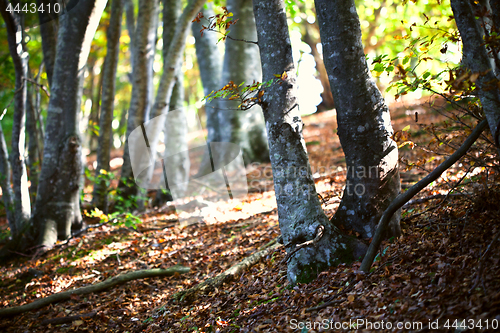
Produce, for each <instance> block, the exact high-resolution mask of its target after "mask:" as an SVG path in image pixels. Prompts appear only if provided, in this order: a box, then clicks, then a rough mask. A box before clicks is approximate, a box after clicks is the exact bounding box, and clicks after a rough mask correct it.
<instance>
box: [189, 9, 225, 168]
mask: <svg viewBox="0 0 500 333" xmlns="http://www.w3.org/2000/svg"><path fill="white" fill-rule="evenodd" d="M207 6H208V8H207V9H205V10H204V11H203V15H204V16H205V17H206V18H207V19H208V18H209V17H211V16H214V15H215V14H214V11H213V7H212V4H210V3H208V4H207ZM191 29H192V32H193V36H194V38H195V47H196V59H197V61H198V67H199V69H200V76H201V82H202V84H203V93H204V95H205V96H207V95H208V94H210V92H212V91H216V90H218V89H219V88H220V86H219V85H220V79H221V73H222V61H221V55H220V52H219V48H218V47H217V39H218V38H217V35H216V34H215V33H213V32H205V33H204V34H203V36H202V35H201V33H200V30H201V29H202V24H201V23H197V22H193V24H192V26H191ZM217 106H218V101H216V100H212V101H210V102H206V103H205V115H206V128H207V145H208V144H210V143H211V142H219V141H220V130H219V115H218V107H217ZM212 171H213V170H212V167H211V163H210V154H209V153H208V150H207V152H206V153H205V154H204V155H203V160H202V161H201V165H200V168H199V171H198V174H199V175H204V174H207V173H210V172H212Z"/></svg>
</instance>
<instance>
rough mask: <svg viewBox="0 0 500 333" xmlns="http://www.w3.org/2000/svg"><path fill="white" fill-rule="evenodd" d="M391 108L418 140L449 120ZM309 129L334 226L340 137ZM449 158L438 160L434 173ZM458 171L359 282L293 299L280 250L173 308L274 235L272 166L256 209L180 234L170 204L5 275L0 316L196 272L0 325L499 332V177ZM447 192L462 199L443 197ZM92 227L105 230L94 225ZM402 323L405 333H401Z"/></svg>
mask: <svg viewBox="0 0 500 333" xmlns="http://www.w3.org/2000/svg"><path fill="white" fill-rule="evenodd" d="M396 107H397V109H396V110H397V112H396V113H395V114H394V115H393V119H394V127H395V129H396V130H402V129H405V132H410V131H413V130H414V133H413V134H414V136H417V134H419V133H420V134H421V130H420V129H418V125H417V124H416V123H415V119H414V118H415V115H414V113H415V112H418V113H419V116H418V118H419V119H418V123H419V124H422V123H427V124H430V123H431V122H438V121H440V120H442V116H440V115H439V114H436V113H435V112H433V111H432V109H433V108H434V107H436V104H434V105H433V106H432V107H430V106H429V104H428V101H420V102H418V103H417V102H416V103H414V104H412V105H409V104H408V103H406V104H401V105H396ZM304 122H305V123H306V127H305V130H304V134H305V138H306V143H307V147H308V150H309V153H310V159H311V164H312V169H313V173H314V174H315V178H316V186H317V189H318V192H319V193H320V195H321V197H322V200H323V208H324V209H325V211H326V213H327V214H328V215H329V216H332V215H333V213H334V212H335V210H336V208H337V206H338V203H339V202H340V197H341V195H342V187H343V184H344V181H345V167H344V166H345V165H344V164H343V163H344V161H343V158H342V152H341V148H340V144H339V141H338V137H337V136H336V135H331V133H332V132H333V131H334V130H335V128H336V123H335V114H334V112H324V113H320V114H317V115H312V116H309V117H306V118H304ZM408 125H410V129H408V128H407V126H408ZM418 139H419V140H421V141H427V142H429V141H431V140H432V136H431V135H429V134H425V133H424V135H420V136H419V137H418ZM415 141H417V140H415ZM426 154H429V152H428V151H427V150H425V149H423V150H422V149H413V150H411V149H409V148H408V147H405V148H403V149H402V150H401V155H402V156H403V157H404V158H406V159H407V160H408V161H418V160H422V159H428V155H426ZM443 158H444V157H441V158H439V156H438V157H437V158H434V159H433V160H432V161H431V162H429V163H427V164H426V165H425V168H426V169H427V170H430V169H431V166H433V165H435V164H436V163H438V162H441V161H442V159H443ZM460 166H461V165H460V164H459V165H457V166H456V168H455V169H451V170H450V171H449V172H447V173H446V174H445V175H443V177H442V178H440V179H439V180H438V181H436V182H435V183H433V184H432V185H431V186H429V187H428V188H426V190H425V191H423V192H422V193H420V194H419V198H427V199H423V200H421V201H414V202H412V203H411V204H410V205H407V206H406V207H405V208H404V209H403V215H402V216H403V218H402V222H401V225H402V230H403V236H402V237H400V238H399V239H397V240H391V241H388V242H385V243H384V244H383V246H382V248H381V254H382V255H381V256H380V255H379V256H378V258H377V261H376V263H375V264H374V265H373V268H372V270H371V272H370V273H369V274H363V273H361V272H359V271H358V268H359V265H360V263H359V262H355V263H353V264H351V265H345V264H344V265H340V266H338V267H335V268H331V269H330V270H328V271H326V272H322V273H320V275H319V277H318V279H317V280H315V281H314V282H312V283H310V284H308V285H302V284H299V285H297V286H295V287H293V288H291V287H290V286H289V285H288V282H287V278H286V266H285V265H283V264H280V263H281V261H282V260H283V258H284V257H285V252H284V250H283V248H279V249H278V250H276V251H275V252H273V253H272V254H270V255H268V256H267V257H265V258H263V259H262V260H261V261H260V262H259V263H258V264H256V265H254V266H253V267H251V268H250V269H248V270H247V271H245V272H244V273H243V274H242V275H240V276H239V277H238V278H237V279H236V280H235V281H232V282H229V283H226V284H224V285H223V286H221V287H219V288H215V290H210V291H207V292H206V293H204V294H199V295H198V297H196V298H195V299H194V301H192V302H189V303H188V302H179V301H174V300H173V298H172V295H173V294H175V293H176V292H178V291H182V290H185V289H188V288H190V287H194V286H195V285H197V284H198V283H200V282H202V281H204V280H206V279H207V278H210V277H214V276H216V275H218V274H220V273H221V272H223V271H225V270H226V269H228V268H229V267H231V266H232V265H234V264H236V263H238V262H239V261H241V260H243V259H244V258H246V257H248V256H249V255H250V254H252V253H254V252H255V251H257V250H258V249H259V248H260V247H262V246H264V245H265V244H267V243H268V242H270V241H271V240H273V239H275V238H276V237H277V236H278V235H279V225H278V216H277V211H276V202H275V199H274V193H273V191H272V176H271V174H270V168H269V166H268V165H260V166H256V165H254V166H252V168H251V169H249V181H250V183H249V184H250V194H249V196H248V198H246V199H245V200H244V201H243V202H241V203H239V204H237V205H234V204H233V205H227V206H223V205H219V206H217V207H213V212H212V216H213V217H214V219H212V220H210V221H209V220H201V219H199V218H192V219H189V218H187V219H183V221H189V222H188V223H179V222H178V221H177V218H178V216H177V215H176V214H174V213H173V211H172V209H171V208H170V206H167V207H166V208H165V207H163V208H160V209H157V210H151V211H148V213H146V214H144V215H142V216H141V219H142V223H141V224H140V225H138V227H137V230H134V229H132V228H126V227H117V226H112V225H104V226H102V227H100V228H97V229H92V230H90V232H89V233H87V234H86V235H84V236H82V237H78V238H75V239H72V240H71V241H70V242H69V243H68V244H67V245H61V246H58V247H56V248H55V249H54V250H52V251H50V252H49V253H48V254H46V255H44V256H41V257H23V256H22V255H18V256H19V257H18V258H17V259H15V260H14V261H12V262H11V263H9V265H7V266H5V267H0V303H1V304H0V307H1V308H3V307H10V306H18V305H22V304H26V303H30V302H32V301H34V300H36V299H39V298H42V297H45V296H48V295H51V294H54V293H57V292H59V291H63V290H67V289H71V288H77V287H81V286H85V285H89V284H93V283H97V282H101V281H104V280H105V279H107V278H108V277H112V276H114V275H117V274H119V273H123V272H127V271H130V270H138V269H146V268H160V267H161V268H168V267H171V266H173V265H176V264H181V265H183V266H188V267H190V269H191V270H190V272H189V273H187V274H183V275H179V274H175V275H174V276H172V277H163V278H149V279H144V280H136V281H132V282H129V283H126V284H123V285H120V286H117V287H114V288H112V289H109V290H107V291H104V292H100V293H98V294H89V295H81V296H73V297H72V298H71V300H69V301H65V302H60V303H56V304H53V305H50V306H47V307H45V308H42V309H40V310H37V311H32V312H27V313H24V314H22V315H19V316H16V317H13V318H0V331H2V332H67V331H77V332H80V331H82V332H104V331H111V332H285V331H290V332H321V331H328V330H330V329H331V331H345V332H348V331H360V332H362V331H364V330H366V331H381V332H382V331H386V332H398V331H400V332H408V331H413V332H425V331H430V330H431V329H437V330H436V331H447V330H448V329H449V330H450V331H465V329H464V328H466V327H467V328H470V327H472V326H471V325H473V326H474V328H473V329H472V330H470V331H479V328H480V327H479V326H478V325H481V326H482V330H481V331H494V328H497V327H500V290H499V289H498V285H500V265H499V261H500V239H499V235H500V226H499V224H498V221H499V220H500V216H499V210H498V202H500V186H499V184H500V179H499V175H498V173H494V172H493V171H492V170H491V169H490V172H489V174H485V173H484V172H482V170H483V169H481V168H475V169H474V170H470V169H469V171H470V173H469V178H468V179H469V180H470V181H468V182H465V181H464V182H462V183H461V184H460V186H458V183H460V181H461V180H463V178H465V177H464V175H465V172H464V170H463V168H461V167H460ZM407 169H408V168H407ZM422 169H423V168H418V167H416V166H415V167H414V168H413V169H412V170H410V171H404V170H405V168H404V166H402V168H401V170H402V182H403V187H408V186H409V185H411V184H412V183H414V182H415V181H416V180H418V179H419V178H421V176H422V175H424V174H425V171H423V170H422ZM476 169H478V170H476ZM450 188H453V189H454V190H455V192H453V195H449V196H446V195H447V194H448V193H449V191H450ZM440 195H441V196H440ZM443 200H444V201H443ZM186 205H190V206H191V207H190V208H192V209H197V208H199V207H201V206H204V205H206V204H205V203H203V202H199V201H196V200H195V201H192V202H190V203H187V204H186ZM4 220H5V219H4V218H2V222H1V223H2V224H1V227H2V228H5V227H6V224H5V221H4ZM214 221H217V222H214ZM87 223H88V224H95V223H98V220H96V219H93V220H92V219H90V218H89V219H88V221H87ZM13 255H15V254H13ZM76 315H84V316H82V317H80V318H77V317H74V316H76ZM358 320H364V321H358ZM464 320H465V321H464ZM355 323H358V324H359V325H360V326H353V325H354V324H355ZM397 323H402V325H406V326H403V328H402V329H399V330H398V329H397V328H396V325H397ZM350 324H351V326H346V325H350ZM370 324H371V325H372V327H367V326H366V325H370ZM389 324H390V325H393V326H392V327H389V326H388V325H389ZM314 325H315V326H314ZM339 325H344V327H342V328H339ZM363 325H365V326H363ZM377 325H378V326H377ZM400 325H401V324H400ZM436 325H437V326H436ZM487 325H488V326H487ZM494 325H497V326H494ZM457 326H458V330H457ZM460 326H461V327H460ZM346 328H347V329H346Z"/></svg>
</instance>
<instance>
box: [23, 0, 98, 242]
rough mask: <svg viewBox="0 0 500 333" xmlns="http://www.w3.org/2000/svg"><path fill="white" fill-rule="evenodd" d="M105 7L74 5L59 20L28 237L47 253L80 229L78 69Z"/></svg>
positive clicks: (94, 0) (85, 1)
mask: <svg viewBox="0 0 500 333" xmlns="http://www.w3.org/2000/svg"><path fill="white" fill-rule="evenodd" d="M105 6H106V1H105V0H104V1H102V0H80V1H79V2H78V4H77V5H76V6H75V7H74V8H73V9H71V10H70V11H68V12H67V13H66V14H64V15H62V16H61V17H60V27H59V32H58V40H59V41H60V42H59V43H58V45H57V51H56V58H55V62H54V73H53V77H52V87H51V98H50V102H49V107H48V112H47V128H46V133H45V144H44V154H43V164H42V171H41V173H40V182H39V185H38V191H37V197H36V202H35V210H34V214H33V230H32V236H33V237H37V239H38V241H37V243H38V245H41V246H42V247H51V246H52V245H53V244H54V243H55V241H56V239H57V238H59V239H66V238H68V237H69V236H70V235H71V228H72V227H73V228H75V229H77V228H79V227H81V221H82V217H81V213H80V202H79V199H80V186H79V185H80V175H81V171H82V158H81V145H80V142H81V141H80V140H81V139H80V134H79V127H78V118H79V113H80V103H81V94H82V79H83V73H84V70H83V68H84V66H85V63H86V62H87V58H88V54H89V50H90V44H91V42H92V39H93V36H94V33H95V31H96V29H97V25H98V24H99V19H100V17H101V15H102V12H103V10H104V7H105Z"/></svg>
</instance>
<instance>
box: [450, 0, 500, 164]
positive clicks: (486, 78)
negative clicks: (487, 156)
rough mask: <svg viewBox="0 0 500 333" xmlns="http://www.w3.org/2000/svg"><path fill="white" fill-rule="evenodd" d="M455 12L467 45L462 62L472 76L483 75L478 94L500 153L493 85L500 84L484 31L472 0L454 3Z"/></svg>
mask: <svg viewBox="0 0 500 333" xmlns="http://www.w3.org/2000/svg"><path fill="white" fill-rule="evenodd" d="M451 9H452V10H453V14H454V17H455V22H456V23H457V27H458V30H459V31H460V37H461V39H462V43H463V50H462V53H463V59H462V63H463V64H464V65H465V66H467V68H468V69H469V70H470V71H471V72H472V73H480V75H479V77H478V78H477V80H476V82H475V83H476V91H477V95H478V97H479V99H480V100H481V105H482V106H483V111H484V115H485V116H486V119H487V120H488V125H489V127H490V131H491V133H492V135H493V138H494V139H495V145H496V147H497V150H498V152H499V154H500V143H499V142H500V94H499V89H498V87H496V86H495V85H496V83H493V82H498V80H497V79H496V77H495V74H494V73H495V68H492V67H491V65H492V64H491V62H490V59H489V57H488V53H487V51H486V49H485V47H484V44H483V43H484V40H483V31H484V30H483V29H482V28H481V27H480V25H479V23H478V22H476V19H475V17H474V12H473V9H472V6H471V4H470V2H469V1H465V0H452V1H451Z"/></svg>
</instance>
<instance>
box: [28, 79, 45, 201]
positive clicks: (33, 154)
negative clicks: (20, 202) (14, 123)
mask: <svg viewBox="0 0 500 333" xmlns="http://www.w3.org/2000/svg"><path fill="white" fill-rule="evenodd" d="M26 102H27V103H26V111H27V116H26V129H27V131H28V137H29V142H28V170H29V179H30V183H31V185H30V188H29V192H30V202H31V203H34V202H35V198H36V188H37V187H38V173H39V170H40V168H39V166H40V163H41V161H40V160H39V158H38V156H39V149H40V147H39V145H38V138H39V136H38V130H37V126H36V123H37V121H36V118H37V116H36V103H35V102H34V101H33V86H31V85H30V86H28V94H27V100H26Z"/></svg>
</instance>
